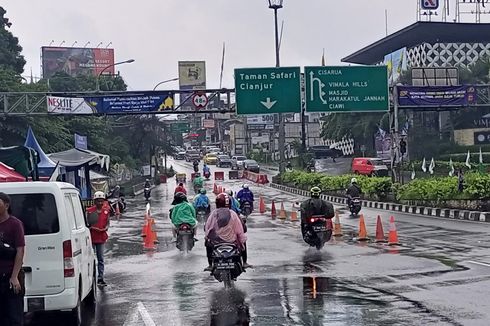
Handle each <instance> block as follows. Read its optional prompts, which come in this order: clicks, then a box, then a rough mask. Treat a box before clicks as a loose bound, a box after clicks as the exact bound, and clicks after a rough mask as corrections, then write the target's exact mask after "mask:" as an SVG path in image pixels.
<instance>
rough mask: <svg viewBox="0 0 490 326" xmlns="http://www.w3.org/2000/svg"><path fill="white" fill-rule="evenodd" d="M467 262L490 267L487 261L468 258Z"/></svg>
mask: <svg viewBox="0 0 490 326" xmlns="http://www.w3.org/2000/svg"><path fill="white" fill-rule="evenodd" d="M468 263H470V264H475V265H480V266H485V267H490V264H487V263H481V262H479V261H473V260H468Z"/></svg>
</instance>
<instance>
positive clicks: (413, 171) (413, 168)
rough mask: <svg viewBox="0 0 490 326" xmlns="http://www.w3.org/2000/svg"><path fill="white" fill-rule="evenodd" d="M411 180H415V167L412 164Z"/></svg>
mask: <svg viewBox="0 0 490 326" xmlns="http://www.w3.org/2000/svg"><path fill="white" fill-rule="evenodd" d="M411 177H412V180H413V179H415V165H414V164H413V163H412V176H411Z"/></svg>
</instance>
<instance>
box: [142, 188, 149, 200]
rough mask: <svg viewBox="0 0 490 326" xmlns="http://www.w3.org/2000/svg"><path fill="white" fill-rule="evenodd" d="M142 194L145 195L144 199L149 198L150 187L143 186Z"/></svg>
mask: <svg viewBox="0 0 490 326" xmlns="http://www.w3.org/2000/svg"><path fill="white" fill-rule="evenodd" d="M143 195H144V196H145V199H146V201H149V200H150V197H151V189H150V188H145V189H144V190H143Z"/></svg>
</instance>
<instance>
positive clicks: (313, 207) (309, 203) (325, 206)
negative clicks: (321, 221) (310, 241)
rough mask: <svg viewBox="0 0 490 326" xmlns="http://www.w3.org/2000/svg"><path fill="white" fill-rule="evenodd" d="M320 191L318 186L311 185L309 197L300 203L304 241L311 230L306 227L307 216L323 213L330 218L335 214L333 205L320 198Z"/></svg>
mask: <svg viewBox="0 0 490 326" xmlns="http://www.w3.org/2000/svg"><path fill="white" fill-rule="evenodd" d="M321 193H322V190H321V189H320V188H319V187H313V188H311V190H310V195H311V198H309V199H307V200H305V201H304V202H303V203H301V206H300V211H301V234H302V235H303V239H305V241H306V239H307V238H309V236H310V235H311V231H312V230H310V228H309V227H308V226H309V224H308V223H307V219H308V218H310V217H312V216H315V215H323V216H325V218H332V217H334V215H335V212H334V209H333V205H332V204H331V203H328V202H326V201H325V200H323V199H321V198H320V195H321Z"/></svg>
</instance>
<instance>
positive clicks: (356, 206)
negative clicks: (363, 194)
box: [349, 197, 362, 215]
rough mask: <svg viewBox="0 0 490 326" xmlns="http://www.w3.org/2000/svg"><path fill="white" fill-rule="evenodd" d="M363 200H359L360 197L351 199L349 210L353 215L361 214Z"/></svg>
mask: <svg viewBox="0 0 490 326" xmlns="http://www.w3.org/2000/svg"><path fill="white" fill-rule="evenodd" d="M361 207H362V205H361V200H360V199H359V197H353V198H351V199H350V202H349V210H350V212H351V214H352V215H357V214H359V212H360V211H361Z"/></svg>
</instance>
